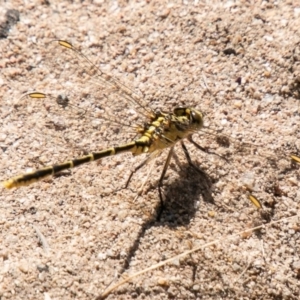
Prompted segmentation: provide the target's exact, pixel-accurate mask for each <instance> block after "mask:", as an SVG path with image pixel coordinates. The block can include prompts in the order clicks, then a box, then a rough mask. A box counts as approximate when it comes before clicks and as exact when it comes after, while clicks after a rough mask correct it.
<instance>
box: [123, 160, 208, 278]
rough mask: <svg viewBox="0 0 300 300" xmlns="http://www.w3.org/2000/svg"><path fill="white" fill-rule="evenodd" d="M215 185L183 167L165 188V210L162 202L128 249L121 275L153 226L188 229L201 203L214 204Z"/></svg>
mask: <svg viewBox="0 0 300 300" xmlns="http://www.w3.org/2000/svg"><path fill="white" fill-rule="evenodd" d="M211 182H212V180H211V178H210V177H209V176H208V175H207V174H206V173H205V172H204V171H203V170H201V169H198V168H197V167H196V166H191V165H190V164H188V163H186V164H184V165H181V171H180V172H179V173H178V178H177V179H176V180H174V181H172V182H171V184H168V185H167V184H164V185H163V186H162V192H163V193H162V194H163V197H164V199H163V204H162V206H161V203H160V202H159V203H158V205H157V207H156V212H157V213H156V214H153V215H152V217H150V218H149V219H148V220H147V221H146V222H145V223H144V224H142V226H141V228H140V230H139V232H138V233H137V236H136V238H135V240H134V242H133V243H132V245H131V247H130V248H129V249H128V254H127V257H126V259H125V261H124V264H123V266H122V267H121V270H120V274H122V273H124V272H125V271H126V270H127V269H128V268H129V266H130V262H131V260H132V258H133V257H134V256H135V254H136V251H137V250H138V248H139V245H140V241H141V239H142V238H143V237H144V236H145V234H146V232H147V230H148V229H149V228H151V227H153V226H156V227H159V226H168V227H173V228H174V227H177V226H185V225H188V224H189V222H190V221H191V219H192V218H193V217H194V215H195V213H196V211H197V210H198V209H199V205H198V203H199V201H200V202H201V200H203V201H205V202H209V203H214V199H213V197H212V192H211V185H212V183H211Z"/></svg>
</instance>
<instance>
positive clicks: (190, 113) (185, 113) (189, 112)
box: [174, 107, 203, 131]
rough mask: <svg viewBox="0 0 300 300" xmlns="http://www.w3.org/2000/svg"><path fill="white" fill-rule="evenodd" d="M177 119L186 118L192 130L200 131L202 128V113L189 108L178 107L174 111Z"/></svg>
mask: <svg viewBox="0 0 300 300" xmlns="http://www.w3.org/2000/svg"><path fill="white" fill-rule="evenodd" d="M174 114H175V115H176V116H177V117H186V118H188V120H189V122H190V126H191V128H192V130H193V131H194V130H200V129H201V128H202V127H203V113H201V112H200V111H198V110H196V109H195V108H191V107H178V108H175V109H174Z"/></svg>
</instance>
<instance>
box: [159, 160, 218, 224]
mask: <svg viewBox="0 0 300 300" xmlns="http://www.w3.org/2000/svg"><path fill="white" fill-rule="evenodd" d="M211 186H212V179H211V178H210V177H209V175H208V174H207V173H205V171H203V170H202V169H200V168H199V167H196V166H191V165H190V164H188V163H186V164H184V165H183V166H181V170H180V171H179V172H178V178H177V179H175V180H174V181H173V182H171V184H168V185H163V197H164V199H163V207H162V210H161V214H160V222H161V223H163V225H167V226H169V227H177V226H186V225H188V224H189V222H190V220H191V219H192V218H193V217H194V216H195V213H196V212H197V210H198V209H199V203H200V204H201V201H204V202H207V203H212V204H213V203H214V199H213V196H212V191H211Z"/></svg>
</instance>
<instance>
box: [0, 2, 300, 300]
mask: <svg viewBox="0 0 300 300" xmlns="http://www.w3.org/2000/svg"><path fill="white" fill-rule="evenodd" d="M206 2H207V3H210V4H206ZM106 3H109V4H106ZM11 9H15V10H17V11H18V12H19V21H18V22H16V20H17V19H18V18H17V17H16V16H17V14H16V12H14V11H11ZM11 15H13V16H14V17H11ZM9 16H10V17H9ZM0 24H2V25H1V26H0V28H1V36H2V39H1V40H0V49H1V50H0V51H1V55H0V68H1V73H0V86H1V89H0V99H1V100H0V101H1V106H0V113H1V118H0V122H1V126H0V146H1V156H0V159H1V163H0V166H1V167H0V179H1V180H5V179H8V178H9V177H11V176H15V175H18V174H19V173H23V172H26V171H28V170H32V169H35V168H39V167H42V166H45V165H49V164H50V165H51V164H53V163H58V162H63V161H65V160H67V159H70V158H74V157H77V156H80V155H83V154H84V153H86V152H90V151H96V150H100V149H103V148H105V147H106V146H111V145H118V144H119V143H123V142H125V141H130V140H131V139H132V138H133V136H134V135H133V133H132V131H133V129H132V128H129V127H126V126H122V127H120V126H116V123H111V125H110V126H109V125H108V124H107V122H106V121H105V120H103V116H106V115H107V114H108V112H110V115H112V119H115V120H117V121H119V122H121V123H125V122H127V121H130V122H133V123H132V124H141V125H143V123H142V122H143V116H142V114H141V113H140V114H139V115H137V114H136V110H134V107H133V108H131V105H129V104H128V103H127V106H126V103H124V98H122V97H120V96H118V95H117V94H116V93H114V92H113V91H112V90H111V89H109V88H107V87H106V88H105V87H103V84H100V82H99V78H98V79H95V78H94V79H91V78H89V76H87V74H86V72H83V71H82V67H86V65H83V64H78V61H76V58H74V59H72V58H71V57H70V58H68V57H65V53H62V52H63V51H61V49H60V48H59V47H56V46H55V43H53V42H51V41H53V40H55V39H65V40H68V41H70V42H72V43H73V44H74V45H76V47H78V48H79V49H80V50H81V51H82V52H83V53H85V54H86V55H87V56H88V57H89V58H90V59H91V60H92V61H93V62H94V63H95V65H96V66H98V67H100V68H101V69H102V70H103V71H105V72H106V73H108V74H111V75H113V76H114V77H115V78H118V79H119V80H121V81H122V82H123V83H124V84H126V85H127V86H129V87H130V88H131V89H132V90H134V91H135V92H136V93H137V94H138V95H139V96H140V97H141V99H142V100H141V101H142V102H143V103H146V105H147V107H150V108H152V109H158V108H160V109H163V110H165V111H172V109H173V108H174V107H176V106H192V107H197V109H199V110H201V111H203V112H204V113H205V125H206V127H208V128H207V129H205V130H203V131H201V132H199V133H197V134H194V139H195V141H197V142H198V143H199V144H200V145H201V146H203V147H204V148H206V149H207V150H208V151H211V152H215V153H218V154H219V155H222V156H223V157H224V158H226V160H227V161H225V160H224V159H221V158H220V157H218V156H216V155H212V154H207V153H204V152H202V151H199V150H198V149H196V148H195V147H194V146H193V145H192V144H190V143H189V142H188V141H187V142H186V146H187V148H188V149H189V152H190V155H191V158H192V160H193V162H194V163H195V165H196V166H198V167H201V169H202V170H203V171H204V172H205V175H203V174H201V173H199V172H197V171H196V170H195V169H193V168H192V167H190V166H189V165H188V163H187V161H186V159H185V156H184V154H183V151H182V148H181V146H180V144H179V145H177V146H176V151H175V154H176V155H175V159H173V160H172V161H171V164H170V168H169V169H168V172H167V174H166V177H165V180H164V185H163V196H164V209H163V211H162V213H161V216H160V218H159V219H158V218H157V214H158V210H159V204H160V201H159V195H158V191H157V182H158V179H159V177H160V174H161V170H162V167H163V163H164V160H165V158H166V154H167V150H166V151H164V152H163V153H162V154H161V156H160V157H158V158H157V160H156V161H154V163H153V170H152V172H151V175H150V178H149V179H148V180H147V182H146V184H145V187H144V189H143V193H142V194H141V195H139V194H138V190H140V186H141V185H142V184H143V182H144V181H145V179H146V177H147V173H148V171H149V169H150V165H151V163H150V164H149V166H148V167H144V168H142V169H141V170H140V171H139V172H138V173H137V174H135V175H134V177H133V179H132V181H131V183H130V185H129V188H127V189H123V187H124V184H125V183H126V180H127V178H128V176H129V174H130V172H131V170H133V169H134V167H136V166H137V165H138V164H139V163H140V162H141V161H142V160H143V159H144V158H145V157H143V156H140V157H133V156H132V155H126V154H125V155H120V156H115V157H111V158H107V159H103V160H102V161H101V162H98V163H96V162H95V163H91V164H87V165H85V166H82V167H80V168H78V169H74V170H72V171H70V172H64V174H63V175H62V176H59V177H56V178H49V179H45V180H43V181H41V182H39V183H35V184H32V185H31V186H28V187H23V188H19V189H14V190H5V189H4V188H1V195H0V203H1V204H0V240H1V243H0V298H1V300H6V299H45V300H46V299H47V300H49V299H95V298H96V297H98V296H100V295H101V294H102V293H103V292H104V291H105V290H106V288H107V287H108V286H109V287H111V286H113V285H114V284H116V283H117V282H119V281H120V280H122V279H124V278H126V277H127V276H128V275H129V274H130V275H132V274H134V273H136V272H138V271H141V270H143V269H145V268H147V267H150V266H153V265H155V264H157V263H159V262H162V261H164V260H166V259H169V258H171V257H174V256H176V255H179V254H181V253H184V252H185V251H188V250H191V249H193V248H194V247H200V246H203V247H202V248H201V250H199V251H195V252H194V253H192V254H189V255H184V256H183V257H180V258H176V259H174V260H173V261H172V262H171V263H168V264H166V265H164V266H162V267H159V268H156V269H153V270H151V271H148V272H146V273H145V274H142V275H140V276H137V277H135V278H134V279H133V280H132V281H131V282H130V283H126V284H124V285H122V286H121V287H119V288H118V289H116V290H114V291H112V293H111V294H109V295H108V299H299V297H300V281H299V279H300V250H299V247H300V239H299V238H300V222H299V217H298V216H297V214H298V213H299V208H300V204H299V203H300V192H299V177H300V176H299V165H296V164H292V163H291V161H290V158H289V157H290V155H291V154H296V155H300V142H299V137H300V130H299V122H300V105H299V101H300V38H299V37H300V3H299V2H298V1H193V2H192V1H178V2H175V1H174V2H173V1H140V2H136V1H129V3H127V2H126V1H93V2H91V1H83V3H81V1H74V3H73V1H51V0H50V1H39V3H38V4H33V3H31V1H9V2H4V3H3V1H2V3H1V8H0ZM89 79H91V80H89ZM97 80H98V81H97ZM33 90H37V91H41V92H45V93H47V94H48V98H47V99H41V100H38V99H28V98H26V97H25V98H20V97H21V96H22V94H24V93H26V92H28V91H33ZM58 95H66V96H68V98H69V99H70V101H71V103H73V102H74V104H76V105H79V106H81V107H82V110H84V111H85V112H84V114H81V115H80V114H78V111H77V114H76V110H74V109H73V110H72V106H69V107H67V108H65V109H62V110H56V109H55V107H57V106H56V102H55V99H56V97H57V96H58ZM124 115H125V116H127V117H126V119H124ZM126 132H127V133H126ZM220 135H223V136H224V135H226V136H227V137H229V138H228V141H229V145H222V143H218V142H217V141H218V139H217V137H220ZM246 184H247V185H248V186H249V187H251V188H252V193H253V194H254V195H255V196H256V197H257V198H258V199H260V201H261V203H262V205H263V209H261V210H258V209H257V208H256V207H255V206H254V205H253V204H252V203H251V202H250V201H249V200H248V197H247V193H248V192H247V191H246V188H245V185H246ZM292 216H294V217H293V218H290V219H285V218H287V217H292ZM277 221H279V222H278V223H272V222H277ZM262 224H264V225H265V227H264V228H262V229H260V230H257V231H250V232H247V233H242V234H239V232H241V231H243V230H245V229H249V228H251V227H254V226H258V225H262ZM220 239H222V241H220ZM212 241H216V243H214V244H211V245H206V244H207V243H209V242H212Z"/></svg>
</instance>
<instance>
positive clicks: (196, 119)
mask: <svg viewBox="0 0 300 300" xmlns="http://www.w3.org/2000/svg"><path fill="white" fill-rule="evenodd" d="M191 119H192V121H193V123H197V124H202V123H203V118H202V114H201V113H200V112H197V111H194V110H192V111H191Z"/></svg>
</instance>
